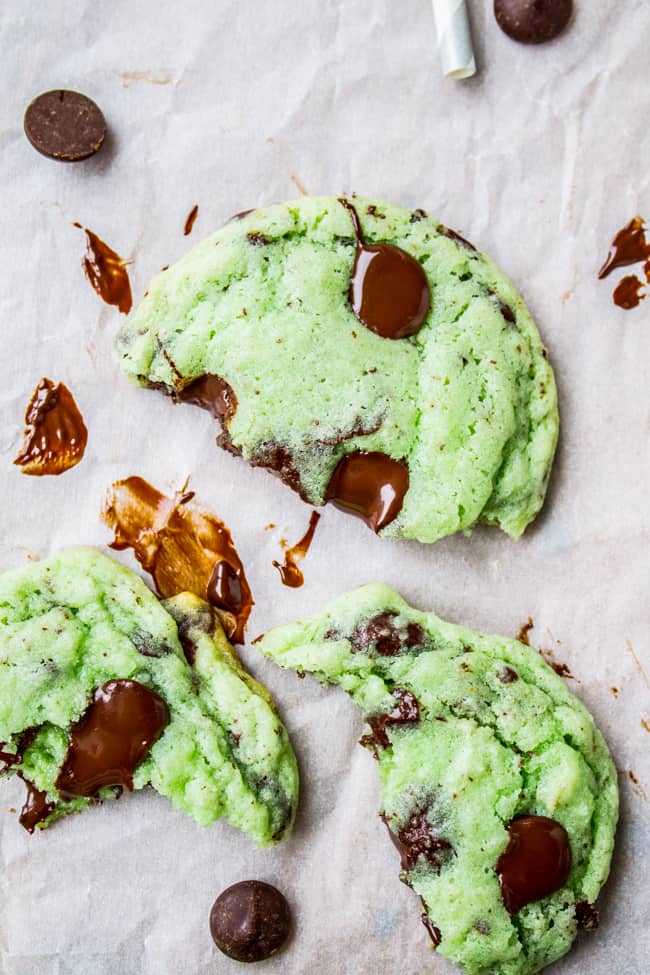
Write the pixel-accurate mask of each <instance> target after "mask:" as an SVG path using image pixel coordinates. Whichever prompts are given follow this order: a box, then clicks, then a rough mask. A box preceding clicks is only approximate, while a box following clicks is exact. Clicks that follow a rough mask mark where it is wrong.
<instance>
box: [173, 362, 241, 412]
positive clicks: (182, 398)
mask: <svg viewBox="0 0 650 975" xmlns="http://www.w3.org/2000/svg"><path fill="white" fill-rule="evenodd" d="M172 396H173V399H174V402H175V403H191V404H192V405H193V406H200V407H201V409H202V410H207V411H208V413H211V414H212V416H213V417H214V418H215V420H220V421H221V422H222V423H228V422H229V421H230V420H231V419H232V418H233V416H234V415H235V412H236V410H237V397H236V396H235V393H234V391H233V388H232V386H230V384H229V383H227V382H226V380H225V379H222V378H221V376H216V375H215V374H214V373H206V374H205V376H199V378H198V379H193V380H192V382H190V383H188V385H187V386H183V388H182V389H178V390H174V392H173V393H172Z"/></svg>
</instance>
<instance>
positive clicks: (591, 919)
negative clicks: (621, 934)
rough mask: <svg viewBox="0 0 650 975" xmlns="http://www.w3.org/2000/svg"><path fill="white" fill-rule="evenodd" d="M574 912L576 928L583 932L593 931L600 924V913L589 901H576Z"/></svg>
mask: <svg viewBox="0 0 650 975" xmlns="http://www.w3.org/2000/svg"><path fill="white" fill-rule="evenodd" d="M575 912H576V921H577V922H578V927H579V928H581V929H582V930H583V931H595V930H596V928H597V927H598V925H599V924H600V912H599V911H597V910H596V908H595V907H594V906H593V904H590V903H589V901H578V903H577V904H576V907H575Z"/></svg>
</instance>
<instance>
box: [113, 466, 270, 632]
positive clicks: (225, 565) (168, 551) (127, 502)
mask: <svg viewBox="0 0 650 975" xmlns="http://www.w3.org/2000/svg"><path fill="white" fill-rule="evenodd" d="M193 497H194V492H192V491H190V492H183V491H178V492H176V494H175V495H174V497H173V498H169V497H167V496H166V495H164V494H162V493H161V492H160V491H157V490H156V488H154V487H152V485H151V484H149V483H147V481H145V480H143V479H142V478H141V477H128V478H126V480H123V481H116V482H115V483H114V484H113V485H112V487H111V488H110V490H109V492H108V496H107V499H106V505H105V508H104V511H103V513H102V517H103V519H104V521H105V522H106V524H107V525H108V526H109V528H110V529H111V530H112V531H113V533H114V535H115V538H114V541H113V542H112V544H111V548H115V549H125V548H132V549H133V551H134V553H135V557H136V558H137V560H138V562H139V563H140V565H141V566H142V568H143V569H145V570H146V571H147V572H149V573H151V575H152V577H153V580H154V583H155V585H156V589H157V591H158V593H159V594H160V595H161V596H163V597H167V596H175V595H176V594H177V593H179V592H187V591H189V592H193V593H196V595H197V596H200V597H201V598H202V599H205V600H207V601H208V602H209V603H211V604H212V605H213V606H216V607H217V608H218V609H220V610H223V611H225V618H224V616H222V622H223V623H224V626H225V628H226V631H227V632H228V635H229V636H230V638H231V639H232V641H233V642H234V643H243V642H244V629H245V626H246V621H247V620H248V617H249V616H250V612H251V609H252V607H253V598H252V595H251V591H250V588H249V585H248V582H247V579H246V575H245V573H244V567H243V565H242V563H241V560H240V558H239V556H238V554H237V551H236V549H235V546H234V544H233V541H232V537H231V535H230V532H229V530H228V528H227V527H226V525H224V523H223V522H222V521H220V520H219V519H218V518H217V517H216V515H213V514H211V513H210V512H208V511H206V510H205V509H203V508H201V507H199V506H198V505H191V504H190V503H189V502H190V501H191V500H192V498H193Z"/></svg>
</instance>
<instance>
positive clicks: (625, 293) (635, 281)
mask: <svg viewBox="0 0 650 975" xmlns="http://www.w3.org/2000/svg"><path fill="white" fill-rule="evenodd" d="M643 287H644V284H643V281H640V280H639V278H637V276H636V274H626V275H625V277H624V278H622V279H621V281H620V282H619V283H618V284H617V285H616V287H615V288H614V291H613V292H612V298H613V300H614V304H615V305H618V307H619V308H624V309H625V310H626V311H629V310H630V308H636V307H637V305H639V304H640V302H641V301H642V300H643V299H644V298H645V292H644V291H642V289H643Z"/></svg>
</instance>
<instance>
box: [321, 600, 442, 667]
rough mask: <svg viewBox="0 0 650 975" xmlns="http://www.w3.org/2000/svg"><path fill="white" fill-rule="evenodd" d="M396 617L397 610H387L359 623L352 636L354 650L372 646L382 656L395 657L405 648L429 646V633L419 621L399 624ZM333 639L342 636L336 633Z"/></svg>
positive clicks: (364, 649)
mask: <svg viewBox="0 0 650 975" xmlns="http://www.w3.org/2000/svg"><path fill="white" fill-rule="evenodd" d="M396 619H397V613H396V612H394V611H393V610H386V612H384V613H377V615H376V616H372V617H371V618H370V619H369V620H366V621H365V622H364V623H359V624H358V626H357V627H356V628H355V630H354V633H353V634H352V636H351V637H350V642H351V644H352V649H353V651H355V652H357V653H358V652H359V651H361V650H363V651H365V652H368V651H369V649H370V648H371V647H372V648H374V652H375V653H376V654H377V655H378V656H380V657H395V656H396V655H397V654H398V653H401V652H402V651H403V650H404V649H407V650H412V649H413V648H415V647H423V648H424V647H426V646H427V644H428V638H427V634H426V633H425V631H424V630H423V628H422V627H421V626H420V624H419V623H408V624H407V625H406V626H398V625H397V624H396V623H395V620H396ZM333 639H336V640H338V639H340V636H339V635H336V634H335V635H333Z"/></svg>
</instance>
